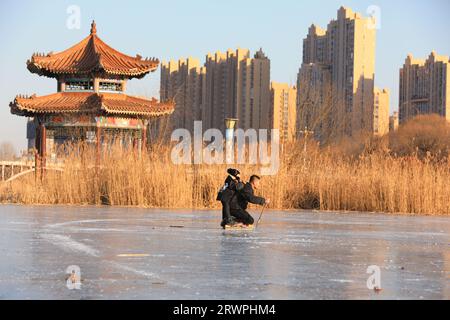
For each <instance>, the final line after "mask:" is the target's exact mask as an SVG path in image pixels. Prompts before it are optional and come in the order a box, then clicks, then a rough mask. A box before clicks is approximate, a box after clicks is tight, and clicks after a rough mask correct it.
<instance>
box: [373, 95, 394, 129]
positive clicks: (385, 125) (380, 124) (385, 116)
mask: <svg viewBox="0 0 450 320" xmlns="http://www.w3.org/2000/svg"><path fill="white" fill-rule="evenodd" d="M389 97H390V95H389V90H388V89H379V88H376V87H375V89H374V108H373V123H372V130H373V133H374V134H375V135H378V136H384V135H385V134H387V133H389Z"/></svg>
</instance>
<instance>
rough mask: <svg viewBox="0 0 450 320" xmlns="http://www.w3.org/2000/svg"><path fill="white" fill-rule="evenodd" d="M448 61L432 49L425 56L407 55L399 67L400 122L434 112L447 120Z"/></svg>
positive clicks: (449, 115) (449, 117)
mask: <svg viewBox="0 0 450 320" xmlns="http://www.w3.org/2000/svg"><path fill="white" fill-rule="evenodd" d="M449 65H450V60H449V57H448V56H439V55H437V54H436V52H434V51H433V52H431V54H430V55H429V57H428V59H426V60H425V59H414V58H413V56H412V55H411V54H410V55H408V57H407V58H406V60H405V63H404V65H403V67H402V68H401V69H400V91H399V122H400V124H402V123H405V122H406V121H408V120H409V119H411V118H413V117H415V116H417V115H419V114H429V113H436V114H439V115H441V116H443V117H445V118H446V119H447V120H449V121H450V67H449Z"/></svg>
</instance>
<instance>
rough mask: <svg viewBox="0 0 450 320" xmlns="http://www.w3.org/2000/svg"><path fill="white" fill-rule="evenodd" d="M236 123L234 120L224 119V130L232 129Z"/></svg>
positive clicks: (236, 120)
mask: <svg viewBox="0 0 450 320" xmlns="http://www.w3.org/2000/svg"><path fill="white" fill-rule="evenodd" d="M238 121H239V120H238V119H236V118H225V128H227V129H234V127H235V126H236V123H237V122H238Z"/></svg>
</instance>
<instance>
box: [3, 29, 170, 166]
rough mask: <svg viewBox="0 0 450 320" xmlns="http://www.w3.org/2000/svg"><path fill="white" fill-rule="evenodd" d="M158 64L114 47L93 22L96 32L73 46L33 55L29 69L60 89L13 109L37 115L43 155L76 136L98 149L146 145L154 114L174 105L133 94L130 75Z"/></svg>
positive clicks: (139, 75) (21, 99)
mask: <svg viewBox="0 0 450 320" xmlns="http://www.w3.org/2000/svg"><path fill="white" fill-rule="evenodd" d="M158 64H159V60H158V59H155V58H152V59H149V58H146V59H143V58H142V57H141V56H139V55H136V56H135V57H131V56H128V55H125V54H123V53H121V52H119V51H117V50H115V49H113V48H111V47H110V46H108V45H107V44H106V43H104V42H103V41H102V40H101V39H100V38H99V37H98V35H97V30H96V25H95V22H92V25H91V32H90V35H89V36H87V37H86V38H85V39H83V40H82V41H81V42H80V43H78V44H76V45H74V46H73V47H71V48H69V49H67V50H65V51H62V52H59V53H52V52H50V53H48V54H46V55H44V54H33V55H32V57H31V59H30V60H28V61H27V67H28V70H29V71H31V72H32V73H36V74H38V75H40V76H46V77H51V78H55V79H56V80H57V83H58V86H57V88H58V89H57V90H58V91H57V92H56V93H54V94H50V95H47V96H36V95H32V96H17V97H16V98H15V99H14V102H11V103H10V108H11V113H13V114H16V115H20V116H26V117H31V118H32V120H31V121H32V122H31V124H32V125H33V126H32V127H35V128H36V129H35V147H36V149H37V151H38V155H39V156H40V157H41V159H45V158H46V156H47V155H49V154H50V153H52V154H53V153H54V152H55V149H56V147H57V146H58V145H61V144H63V143H64V142H66V141H74V140H84V141H87V142H90V143H96V144H97V150H100V147H101V145H103V144H105V143H108V141H119V142H120V143H121V144H122V143H123V144H125V145H133V146H135V147H137V148H143V147H145V145H146V136H147V126H148V120H149V118H152V117H159V116H162V115H167V114H170V113H172V112H173V109H174V104H173V103H170V102H169V103H160V102H158V101H157V100H156V99H151V100H149V99H144V98H140V97H135V96H129V95H127V94H125V91H126V85H127V80H129V79H132V78H142V77H144V76H145V75H146V74H148V73H150V72H153V71H155V70H156V69H157V67H158ZM33 131H34V130H33ZM33 133H34V132H33ZM110 138H111V139H110Z"/></svg>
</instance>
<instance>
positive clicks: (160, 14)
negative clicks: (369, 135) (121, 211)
mask: <svg viewBox="0 0 450 320" xmlns="http://www.w3.org/2000/svg"><path fill="white" fill-rule="evenodd" d="M70 5H77V6H79V7H80V9H81V28H80V29H79V30H77V29H72V30H70V29H68V28H67V27H66V20H67V18H68V16H69V15H68V14H67V13H66V10H67V8H68V7H69V6H70ZM341 5H344V6H347V7H350V8H352V9H353V10H354V11H357V12H360V13H362V14H364V15H367V8H368V7H369V6H371V5H376V6H378V7H379V8H380V14H381V28H380V29H379V30H378V32H377V52H376V74H375V82H376V85H377V86H380V87H387V88H389V89H390V90H391V111H392V110H396V109H397V104H398V71H399V68H400V67H401V65H402V64H403V62H404V60H405V58H406V55H407V54H408V53H412V54H413V55H414V56H417V57H426V56H428V55H429V53H430V52H431V50H433V49H434V50H436V51H437V53H438V54H441V55H450V41H449V40H450V39H449V38H450V37H449V31H450V19H449V18H448V14H449V12H450V1H448V0H429V1H419V0H396V1H392V0H369V1H365V0H337V1H335V0H315V1H310V0H308V1H306V0H305V1H303V0H277V1H263V0H260V1H256V0H255V1H250V0H248V1H245V0H240V1H238V0H227V1H214V0H209V1H206V0H192V1H186V0H169V1H167V0H165V1H162V0H161V1H160V0H153V1H132V0H130V1H123V0H122V1H80V0H71V1H61V0H59V1H56V0H55V1H50V0H40V1H13V0H6V1H5V0H2V1H0V37H1V50H0V118H1V120H2V122H1V125H0V142H2V141H10V142H12V143H14V145H15V146H16V148H17V149H18V150H19V149H22V148H24V147H25V146H26V139H25V132H26V130H25V123H26V120H25V118H22V117H17V116H14V115H11V114H10V112H9V106H8V104H9V102H10V101H12V100H13V99H14V96H15V95H16V94H19V93H22V94H32V93H36V94H37V95H45V94H49V93H52V92H54V91H56V81H55V80H54V79H49V78H45V77H39V76H37V75H35V74H31V73H30V72H29V71H28V70H27V69H26V65H25V62H26V60H27V59H28V58H30V56H31V55H32V53H33V52H36V51H38V52H45V53H47V52H49V51H54V52H58V51H61V50H64V49H66V48H68V47H69V46H71V45H73V44H75V43H77V42H79V41H80V40H81V39H83V38H84V37H85V36H87V35H88V34H89V28H90V22H91V20H92V19H95V20H96V22H97V32H98V35H99V36H100V37H101V38H102V39H103V40H104V41H105V42H107V43H108V44H110V45H111V46H112V47H114V48H116V49H118V50H120V51H122V52H124V53H127V54H130V55H135V54H136V53H139V54H140V55H142V56H144V57H146V56H155V57H158V58H159V59H160V60H169V59H178V58H180V57H187V56H193V57H197V58H199V59H200V61H201V62H202V63H203V62H204V57H205V55H206V54H207V53H208V52H215V51H217V50H220V51H225V50H226V49H228V48H233V49H234V48H236V47H241V48H249V49H250V50H251V52H252V53H254V52H255V51H256V50H257V49H258V48H259V47H262V48H263V50H264V51H265V52H266V54H267V55H268V56H269V58H270V59H271V78H272V80H273V81H278V82H289V83H292V84H294V83H295V81H296V75H297V72H298V68H299V67H300V61H301V52H302V39H303V38H304V37H305V35H306V33H307V30H308V27H309V26H310V25H311V24H312V23H315V24H318V25H320V26H321V27H323V28H326V25H327V23H328V22H329V20H331V19H334V18H335V17H336V14H337V10H338V8H339V7H340V6H341ZM158 90H159V70H158V71H156V72H155V73H153V74H151V75H148V76H146V77H145V78H144V79H142V80H133V81H131V83H130V85H129V89H128V92H129V93H131V94H140V95H149V96H150V95H152V96H157V97H158V96H159V93H158Z"/></svg>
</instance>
